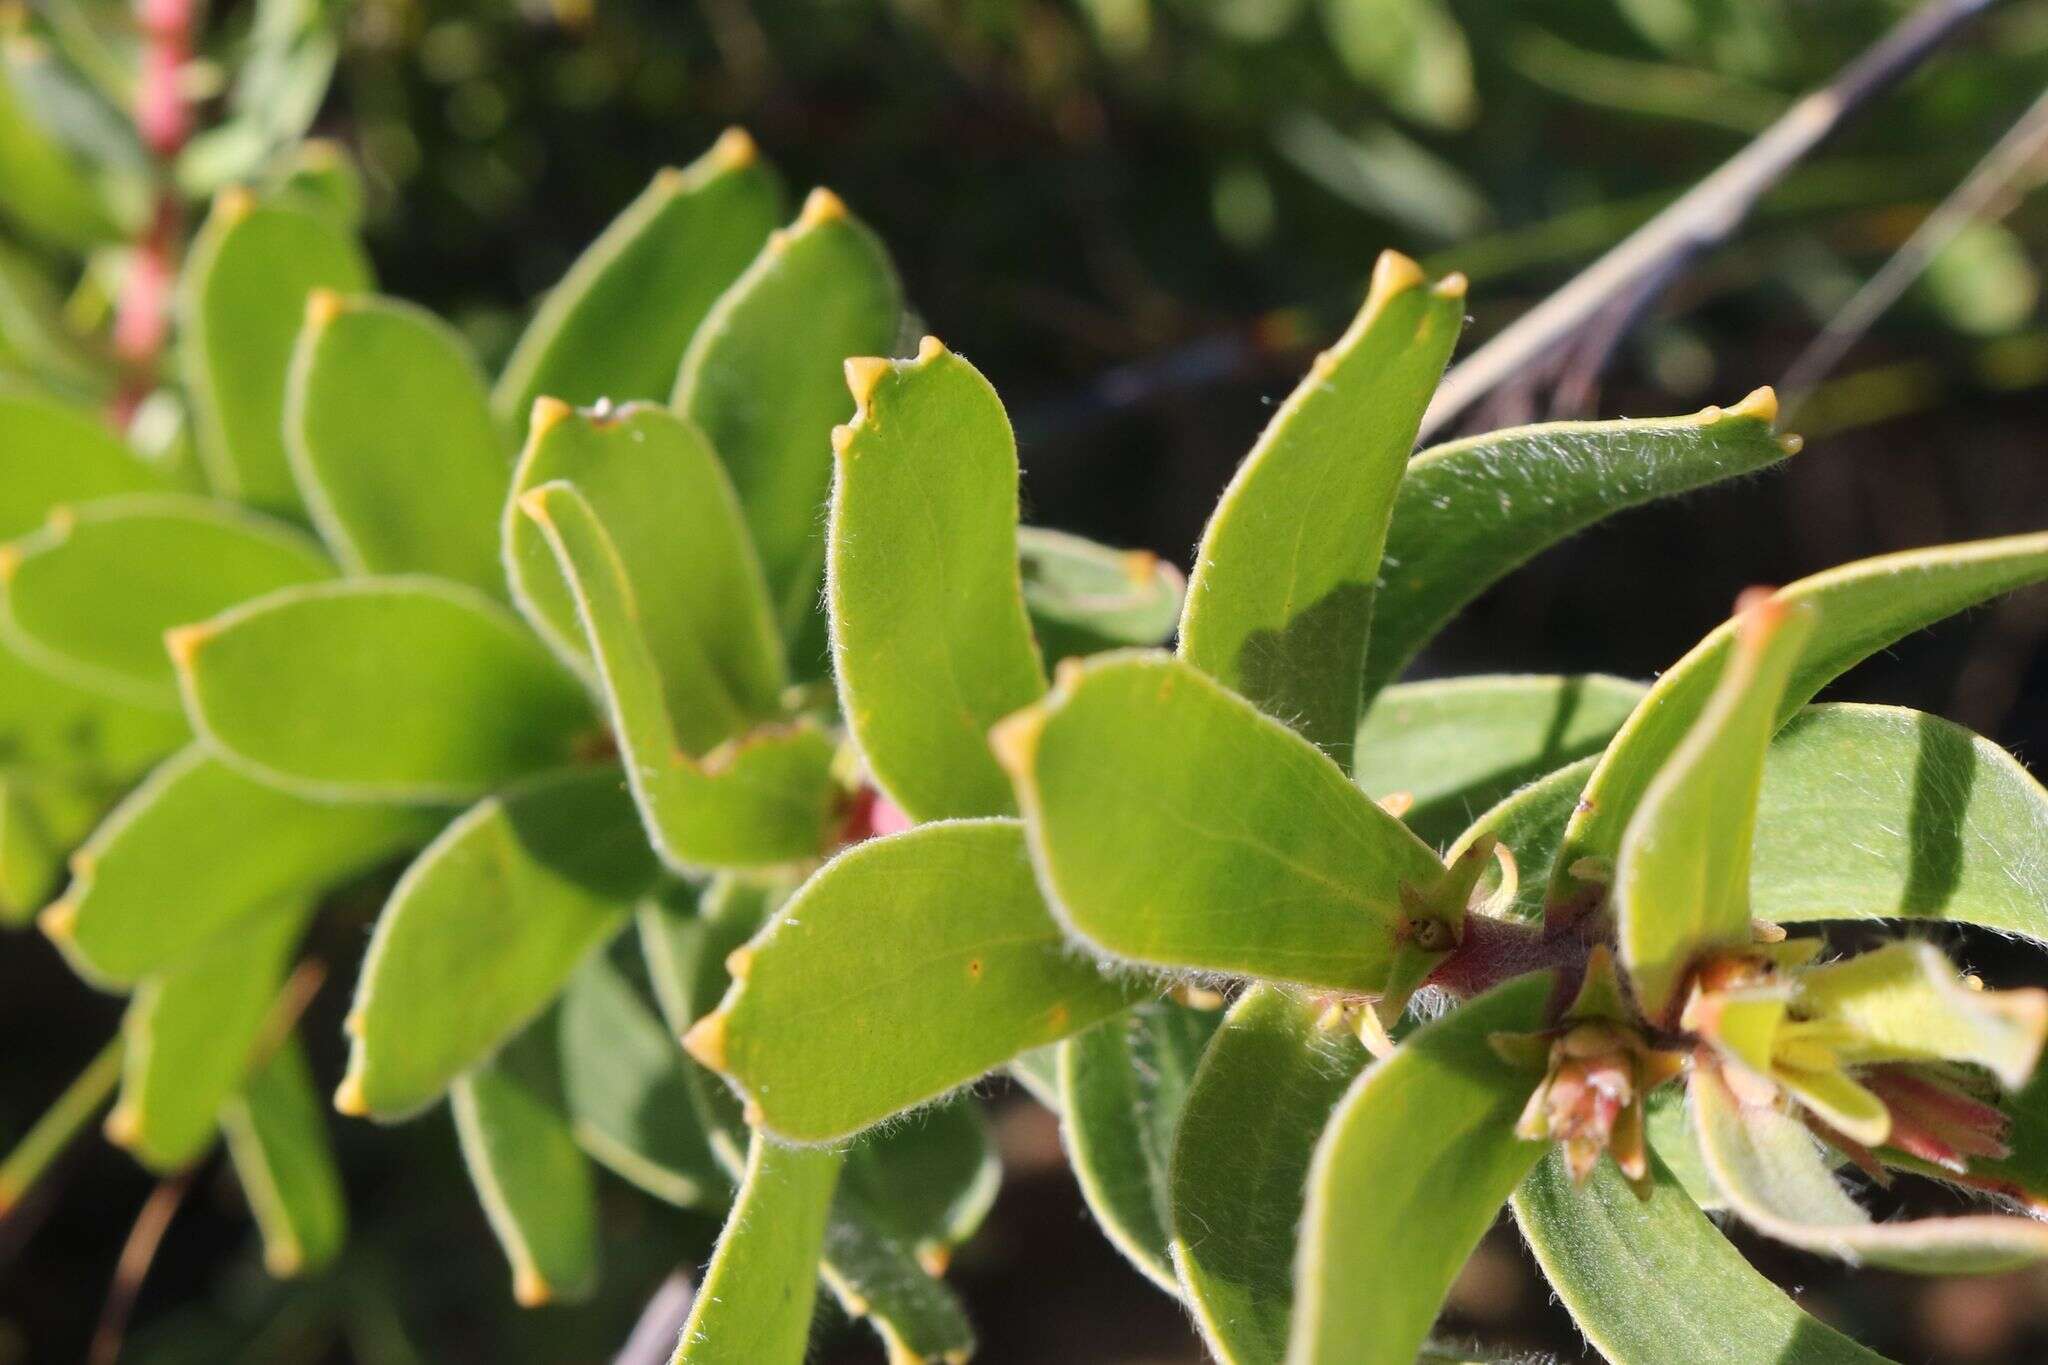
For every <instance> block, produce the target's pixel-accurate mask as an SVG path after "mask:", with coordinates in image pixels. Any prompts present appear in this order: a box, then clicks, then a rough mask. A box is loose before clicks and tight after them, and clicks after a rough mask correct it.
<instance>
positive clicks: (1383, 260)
mask: <svg viewBox="0 0 2048 1365" xmlns="http://www.w3.org/2000/svg"><path fill="white" fill-rule="evenodd" d="M1426 278H1427V277H1426V276H1424V275H1423V273H1422V267H1421V266H1419V265H1417V264H1416V263H1415V261H1414V258H1412V257H1409V256H1404V255H1402V254H1401V253H1400V252H1398V251H1382V252H1381V253H1380V255H1379V259H1378V260H1377V261H1374V262H1373V266H1372V284H1371V285H1370V286H1369V287H1368V288H1367V289H1366V291H1365V306H1366V309H1367V310H1372V309H1375V308H1380V307H1384V306H1385V305H1386V302H1387V300H1388V299H1391V298H1393V297H1394V295H1396V294H1400V293H1403V292H1405V291H1407V290H1410V289H1413V288H1415V287H1416V286H1417V285H1419V284H1421V283H1423V281H1424V280H1425V279H1426ZM1444 278H1445V280H1446V281H1448V280H1450V279H1453V278H1456V279H1463V278H1464V277H1463V276H1448V275H1447V276H1445V277H1444Z"/></svg>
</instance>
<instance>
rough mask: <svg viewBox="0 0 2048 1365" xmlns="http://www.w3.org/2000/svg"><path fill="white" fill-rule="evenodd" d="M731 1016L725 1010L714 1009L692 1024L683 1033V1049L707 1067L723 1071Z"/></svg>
mask: <svg viewBox="0 0 2048 1365" xmlns="http://www.w3.org/2000/svg"><path fill="white" fill-rule="evenodd" d="M729 1018H730V1016H729V1015H727V1014H726V1012H725V1011H724V1010H713V1011H712V1012H711V1013H709V1014H707V1015H705V1016H704V1017H703V1018H702V1019H699V1020H698V1021H697V1022H696V1023H694V1024H692V1025H690V1031H689V1032H688V1033H685V1034H684V1035H683V1051H685V1052H687V1053H689V1054H690V1056H692V1057H693V1058H695V1059H696V1061H697V1063H698V1065H700V1066H702V1067H704V1068H705V1069H707V1070H710V1071H718V1072H723V1071H724V1070H725V1068H726V1055H725V1054H726V1049H725V1031H726V1022H727V1020H728V1019H729Z"/></svg>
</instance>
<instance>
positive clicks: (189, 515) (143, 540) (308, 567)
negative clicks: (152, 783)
mask: <svg viewBox="0 0 2048 1365" xmlns="http://www.w3.org/2000/svg"><path fill="white" fill-rule="evenodd" d="M166 565H175V566H176V568H175V570H174V571H172V572H166V571H165V566H166ZM333 574H334V566H333V565H332V564H331V563H329V562H328V560H327V556H326V555H324V554H322V553H321V551H320V547H319V546H318V545H317V544H316V543H315V542H314V541H313V540H312V539H311V538H310V537H308V536H306V535H304V534H302V533H300V532H298V531H296V530H293V529H292V528H290V527H288V526H284V525H281V524H279V523H277V522H274V521H272V520H270V519H269V518H268V517H258V516H254V515H251V514H249V513H247V512H243V511H241V510H240V509H238V508H236V507H234V506H233V505H232V504H229V503H224V502H218V501H215V500H213V499H210V498H195V497H188V496H185V495H183V494H177V493H143V494H131V495H129V496H126V497H117V498H102V499H99V500H97V501H95V502H89V503H85V504H84V505H82V506H78V507H67V508H63V509H60V510H59V511H57V512H55V513H53V514H52V516H51V518H50V521H49V524H48V525H47V526H46V527H45V528H44V529H43V530H42V531H40V532H38V533H37V534H35V535H31V536H26V537H24V538H22V539H20V540H17V541H15V542H14V543H13V544H11V545H9V546H7V547H6V548H5V550H4V551H0V581H4V582H5V584H6V593H5V615H4V617H0V633H4V635H5V637H6V640H7V643H8V644H10V645H12V646H13V647H14V648H15V649H16V650H18V651H19V652H20V653H21V655H22V656H23V657H24V658H26V659H28V660H29V661H30V662H31V663H34V664H37V665H38V666H40V667H42V668H44V669H45V670H47V671H48V672H50V673H52V674H53V675H55V676H57V677H60V678H63V679H65V680H66V681H69V682H73V683H76V684H77V685H78V686H80V687H86V688H91V689H95V690H98V691H100V692H104V693H106V694H107V695H109V696H112V697H117V698H119V699H121V700H123V701H127V702H131V703H133V704H135V705H138V706H156V707H159V708H160V709H163V710H167V711H175V710H177V709H178V686H177V678H176V675H175V673H174V672H173V670H172V667H171V659H170V656H169V654H167V653H166V652H165V650H164V632H165V631H167V630H169V629H171V628H172V627H174V626H179V625H182V624H184V623H186V622H189V621H198V620H204V619H205V618H207V617H209V616H213V615H215V614H216V613H218V612H222V611H225V610H227V609H228V608H229V607H232V606H234V605H236V604H237V603H240V602H245V601H247V600H249V599H250V598H252V597H260V596H262V595H263V594H264V593H267V592H271V591H273V590H275V589H277V588H287V587H293V586H296V585H300V584H305V583H317V582H320V581H321V580H323V579H327V578H331V577H333Z"/></svg>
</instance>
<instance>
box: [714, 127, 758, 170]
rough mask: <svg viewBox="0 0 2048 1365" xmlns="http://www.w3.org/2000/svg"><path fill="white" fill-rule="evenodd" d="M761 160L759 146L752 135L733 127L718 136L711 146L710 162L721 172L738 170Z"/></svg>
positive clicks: (742, 129)
mask: <svg viewBox="0 0 2048 1365" xmlns="http://www.w3.org/2000/svg"><path fill="white" fill-rule="evenodd" d="M760 159H761V145H760V144H759V143H757V142H755V141H754V135H753V134H752V133H749V132H748V131H747V130H746V129H744V128H741V127H739V126H738V125H734V126H733V127H731V128H728V129H726V130H725V131H724V132H722V133H720V134H719V135H718V141H716V142H714V143H712V144H711V162H712V164H713V165H715V166H718V167H720V168H721V169H723V170H729V171H731V170H738V169H739V168H740V167H742V166H751V165H753V164H754V163H755V162H756V161H758V160H760Z"/></svg>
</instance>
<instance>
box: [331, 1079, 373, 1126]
mask: <svg viewBox="0 0 2048 1365" xmlns="http://www.w3.org/2000/svg"><path fill="white" fill-rule="evenodd" d="M334 1112H335V1113H337V1114H344V1115H347V1116H348V1117H349V1118H352V1119H360V1118H367V1117H368V1116H369V1113H370V1103H369V1101H368V1100H367V1099H365V1098H364V1097H363V1078H362V1076H360V1075H359V1074H357V1073H356V1072H354V1071H350V1072H349V1073H348V1074H347V1075H346V1076H343V1077H342V1078H341V1084H340V1085H338V1086H336V1087H335V1088H334Z"/></svg>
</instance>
